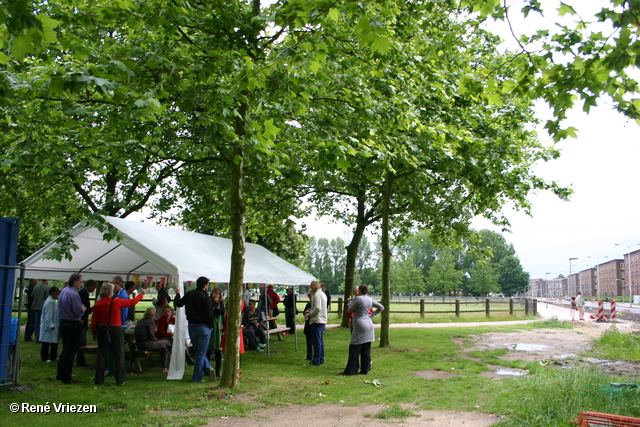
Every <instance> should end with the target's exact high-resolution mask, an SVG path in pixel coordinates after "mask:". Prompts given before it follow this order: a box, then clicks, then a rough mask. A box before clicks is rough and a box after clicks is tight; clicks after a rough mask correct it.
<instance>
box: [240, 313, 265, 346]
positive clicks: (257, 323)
mask: <svg viewBox="0 0 640 427" xmlns="http://www.w3.org/2000/svg"><path fill="white" fill-rule="evenodd" d="M242 326H244V336H245V337H247V340H248V341H249V344H250V345H251V348H252V350H255V351H263V350H262V348H263V347H264V346H265V344H264V342H265V336H264V329H262V312H261V311H260V310H256V302H255V301H254V300H251V301H249V307H248V308H247V309H246V310H245V311H244V313H242Z"/></svg>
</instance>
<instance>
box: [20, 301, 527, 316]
mask: <svg viewBox="0 0 640 427" xmlns="http://www.w3.org/2000/svg"><path fill="white" fill-rule="evenodd" d="M334 301H335V300H334ZM140 302H141V303H145V302H146V303H149V304H150V303H151V302H152V299H151V298H148V299H142V300H141V301H140ZM336 302H337V304H336V306H335V307H336V308H335V309H332V310H329V313H332V314H337V315H338V317H342V314H343V311H344V310H345V309H346V306H345V304H344V299H343V298H342V297H340V298H338V300H337V301H336ZM93 303H94V301H93V298H92V305H93ZM306 303H307V300H306V299H299V300H298V305H302V306H303V307H304V304H306ZM537 303H538V300H535V299H528V298H517V299H514V298H509V299H499V300H497V299H493V300H492V299H491V298H484V299H474V300H472V301H468V300H465V301H463V300H460V299H456V300H450V301H444V302H440V301H437V302H436V301H425V299H419V300H415V301H391V303H390V304H389V305H390V307H387V309H388V310H389V312H390V313H393V314H417V315H419V316H420V318H424V316H425V314H455V315H456V317H460V314H461V313H462V314H464V313H485V314H486V316H487V317H491V313H509V314H510V315H513V314H514V313H515V312H518V311H523V312H524V313H525V315H529V314H531V315H533V316H535V315H536V313H537V311H538V305H537ZM430 306H433V307H437V306H451V310H429V307H430ZM465 306H467V307H468V306H471V309H465V308H464V307H465ZM505 306H507V307H506V308H505ZM146 307H147V305H144V304H139V305H137V306H136V310H135V312H136V313H140V314H142V313H144V311H145V309H146ZM299 310H300V311H301V312H302V310H301V309H300V308H299ZM13 312H15V313H17V312H18V309H17V306H16V304H14V309H13ZM24 312H25V311H24V309H23V313H24ZM282 312H284V310H282Z"/></svg>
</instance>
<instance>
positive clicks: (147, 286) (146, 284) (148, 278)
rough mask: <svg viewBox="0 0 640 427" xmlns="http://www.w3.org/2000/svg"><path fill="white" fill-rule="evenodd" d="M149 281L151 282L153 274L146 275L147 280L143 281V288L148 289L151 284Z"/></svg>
mask: <svg viewBox="0 0 640 427" xmlns="http://www.w3.org/2000/svg"><path fill="white" fill-rule="evenodd" d="M151 282H153V276H147V280H145V281H144V288H145V289H148V288H149V286H151Z"/></svg>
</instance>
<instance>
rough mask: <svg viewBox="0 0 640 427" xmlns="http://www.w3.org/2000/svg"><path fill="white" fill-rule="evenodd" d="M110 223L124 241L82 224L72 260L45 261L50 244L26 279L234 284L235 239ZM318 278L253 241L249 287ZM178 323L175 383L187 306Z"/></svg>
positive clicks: (28, 266) (180, 370)
mask: <svg viewBox="0 0 640 427" xmlns="http://www.w3.org/2000/svg"><path fill="white" fill-rule="evenodd" d="M104 219H105V221H107V222H108V223H109V224H110V225H112V226H113V227H115V228H116V229H117V230H118V233H119V235H120V236H121V239H120V240H116V239H113V240H111V241H110V242H107V241H106V240H104V239H103V233H102V232H101V231H100V230H98V229H96V228H94V227H88V226H86V225H84V224H82V223H81V224H78V225H76V226H75V227H73V229H71V231H70V234H71V236H73V241H74V243H75V244H76V245H77V246H78V249H77V250H76V251H74V252H73V253H72V256H73V257H72V259H71V260H66V259H65V260H62V261H56V260H49V259H45V258H44V257H45V254H46V253H47V252H48V251H49V250H50V249H52V248H54V247H56V245H57V243H55V242H52V243H49V244H48V245H47V246H45V247H43V248H42V249H40V250H39V251H38V252H36V253H34V254H33V255H31V256H30V257H29V258H27V259H26V260H24V261H23V262H22V264H23V265H24V266H25V276H26V277H28V278H35V279H58V280H66V279H68V278H69V276H70V275H71V274H72V273H81V274H82V276H83V279H84V280H87V279H94V280H97V281H101V280H110V279H111V278H112V277H113V276H114V275H121V276H125V277H127V276H132V275H139V276H141V278H142V279H145V278H146V277H147V276H154V277H156V278H157V277H164V276H168V275H171V276H172V277H173V279H174V281H175V282H176V284H178V286H181V285H182V283H184V282H188V281H193V282H195V281H196V280H197V278H198V277H200V276H205V277H208V278H209V280H210V281H211V282H215V283H227V282H229V278H230V274H231V248H232V244H231V240H229V239H224V238H221V237H214V236H207V235H204V234H199V233H193V232H189V231H184V230H178V229H174V228H165V227H161V226H157V225H153V224H147V223H142V222H136V221H130V220H125V219H120V218H113V217H104ZM312 280H315V278H314V277H313V276H312V275H310V274H309V273H307V272H305V271H303V270H301V269H299V268H298V267H296V266H294V265H293V264H291V263H289V262H287V261H285V260H283V259H282V258H280V257H278V256H277V255H275V254H273V253H271V252H269V251H268V250H267V249H265V248H263V247H262V246H259V245H255V244H251V243H247V245H246V253H245V269H244V281H245V283H264V284H274V285H293V286H296V285H308V284H309V283H310V282H311V281H312ZM176 322H177V325H176V335H175V337H174V346H173V352H172V358H171V368H170V369H169V377H168V378H169V379H181V378H182V376H183V374H184V338H186V327H185V325H186V319H185V317H184V309H183V308H180V309H178V311H177V313H176ZM181 336H182V337H181ZM181 338H182V339H181Z"/></svg>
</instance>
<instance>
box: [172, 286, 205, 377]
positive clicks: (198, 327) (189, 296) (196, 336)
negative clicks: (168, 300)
mask: <svg viewBox="0 0 640 427" xmlns="http://www.w3.org/2000/svg"><path fill="white" fill-rule="evenodd" d="M208 288H209V279H207V278H206V277H202V276H201V277H199V278H198V280H197V281H196V289H194V290H192V291H189V292H187V293H186V294H185V296H184V297H180V294H176V300H175V304H176V307H185V313H186V315H187V320H188V321H189V337H190V338H191V344H192V345H193V350H194V352H195V366H194V367H193V376H192V377H191V381H193V382H201V381H202V375H203V374H204V375H209V376H210V375H211V364H209V360H208V359H207V347H209V337H210V336H211V328H213V302H212V301H211V298H209V295H208V294H207V290H208ZM210 378H211V376H210Z"/></svg>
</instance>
